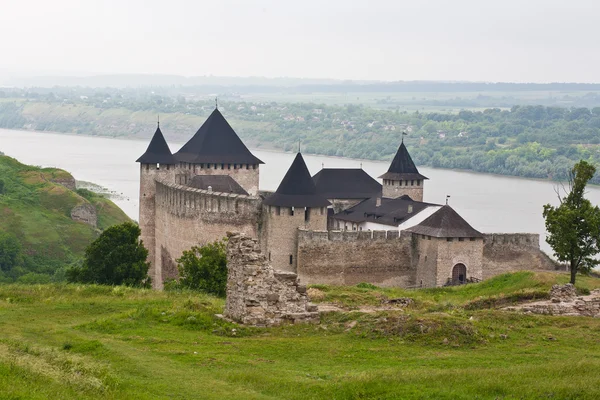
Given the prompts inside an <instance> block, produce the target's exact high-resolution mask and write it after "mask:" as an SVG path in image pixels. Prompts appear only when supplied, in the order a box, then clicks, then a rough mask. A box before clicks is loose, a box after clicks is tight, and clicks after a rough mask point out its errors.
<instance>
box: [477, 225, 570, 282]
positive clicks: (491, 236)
mask: <svg viewBox="0 0 600 400" xmlns="http://www.w3.org/2000/svg"><path fill="white" fill-rule="evenodd" d="M484 236H485V238H484V246H483V279H488V278H491V277H493V276H496V275H500V274H504V273H506V272H515V271H524V270H527V271H535V270H546V271H554V270H561V269H560V267H559V265H558V264H557V263H556V262H555V261H553V260H552V259H551V258H550V257H549V256H548V255H547V254H546V253H544V252H543V251H541V250H540V235H538V234H536V233H488V234H485V235H484Z"/></svg>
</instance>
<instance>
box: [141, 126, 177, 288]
mask: <svg viewBox="0 0 600 400" xmlns="http://www.w3.org/2000/svg"><path fill="white" fill-rule="evenodd" d="M136 162H139V163H140V217H139V224H140V229H141V231H142V233H141V239H142V241H143V243H144V246H145V247H146V249H148V261H149V262H150V269H149V270H148V275H149V276H150V278H151V279H152V285H153V286H154V287H155V288H161V287H162V271H161V262H160V250H159V249H156V225H155V224H156V209H155V196H156V181H157V180H163V181H171V182H172V181H173V179H174V177H175V164H176V161H175V158H173V155H172V153H171V150H170V149H169V146H168V145H167V142H166V140H165V137H164V136H163V134H162V132H161V130H160V125H158V126H157V127H156V132H155V133H154V136H153V137H152V140H151V141H150V144H149V145H148V149H146V152H145V153H144V154H143V155H142V156H141V157H140V158H138V159H137V160H136Z"/></svg>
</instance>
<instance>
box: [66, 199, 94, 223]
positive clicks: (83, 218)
mask: <svg viewBox="0 0 600 400" xmlns="http://www.w3.org/2000/svg"><path fill="white" fill-rule="evenodd" d="M71 219H72V220H73V221H80V222H85V223H86V224H88V225H90V226H93V227H94V228H96V227H97V223H98V215H97V213H96V207H94V206H93V205H91V204H90V203H83V204H80V205H78V206H75V207H73V209H71Z"/></svg>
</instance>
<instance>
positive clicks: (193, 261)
mask: <svg viewBox="0 0 600 400" xmlns="http://www.w3.org/2000/svg"><path fill="white" fill-rule="evenodd" d="M225 246H226V241H225V239H223V240H217V241H215V242H213V243H209V244H207V245H205V246H201V247H198V246H194V247H192V248H191V249H190V250H187V251H184V252H183V255H182V256H181V258H178V259H177V265H178V268H179V286H180V287H182V288H187V289H193V290H200V291H202V292H205V293H210V294H214V295H216V296H219V297H225V292H226V289H227V255H226V252H225Z"/></svg>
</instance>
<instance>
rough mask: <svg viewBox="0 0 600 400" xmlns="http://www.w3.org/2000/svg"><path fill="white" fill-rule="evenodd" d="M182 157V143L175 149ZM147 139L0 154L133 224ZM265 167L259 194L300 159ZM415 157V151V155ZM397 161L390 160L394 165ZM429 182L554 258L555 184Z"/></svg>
mask: <svg viewBox="0 0 600 400" xmlns="http://www.w3.org/2000/svg"><path fill="white" fill-rule="evenodd" d="M169 145H170V147H171V151H173V152H176V151H177V150H179V148H180V147H181V145H182V144H181V143H169ZM147 146H148V143H147V142H145V141H137V140H125V139H111V138H104V137H90V136H75V135H64V134H54V133H45V132H29V131H15V130H7V129H0V151H2V152H4V153H5V154H6V155H8V156H11V157H14V158H16V159H18V160H19V161H20V162H22V163H25V164H32V165H39V166H42V167H58V168H62V169H65V170H67V171H69V172H70V173H72V174H73V176H74V177H75V179H76V180H80V181H89V182H93V183H96V184H98V185H101V186H103V187H106V188H107V189H109V190H111V191H115V192H117V193H119V194H122V195H123V198H122V199H115V203H117V204H118V205H119V206H120V207H121V208H122V209H123V210H124V211H125V212H126V213H127V214H128V215H129V216H130V217H131V218H133V219H135V220H137V219H138V212H139V210H138V205H139V203H138V195H139V164H137V163H136V162H135V160H136V159H137V158H138V157H139V156H140V155H141V154H143V153H144V151H145V150H146V147H147ZM252 151H253V153H254V154H255V155H256V156H257V157H258V158H260V159H261V160H262V161H264V162H265V164H264V165H262V166H261V167H260V189H261V190H275V189H277V186H278V185H279V182H280V181H281V179H282V178H283V176H284V175H285V173H286V171H287V169H288V168H289V166H290V165H291V163H292V160H293V158H294V154H292V153H280V152H271V151H263V150H256V149H252ZM409 151H410V149H409ZM304 158H305V160H306V163H307V165H308V168H309V170H310V172H311V174H313V175H314V174H315V173H317V172H318V171H319V170H320V169H321V168H322V165H323V164H324V165H325V168H360V166H361V165H362V168H363V169H364V170H365V171H366V172H367V173H369V174H370V175H371V176H372V177H374V178H375V179H377V177H378V176H380V175H381V174H383V173H384V172H385V171H387V169H388V167H389V163H388V162H374V161H359V160H352V159H344V158H332V157H326V156H312V155H305V156H304ZM390 161H391V160H390ZM419 171H420V172H421V173H422V174H423V175H425V176H427V177H428V178H429V180H428V181H426V183H425V199H424V200H425V201H426V202H430V203H439V204H443V203H444V202H445V198H446V195H450V196H451V197H450V205H451V206H452V207H453V208H454V209H455V210H456V211H458V212H459V213H460V214H461V215H462V216H463V217H464V218H465V219H466V220H467V221H468V222H469V223H470V224H471V225H472V226H473V227H474V228H475V229H478V230H479V231H481V232H504V233H511V232H532V233H539V234H540V235H541V236H542V239H541V240H540V245H541V246H542V248H543V249H544V250H545V251H546V252H548V253H550V252H551V250H550V248H549V246H548V245H547V244H546V243H545V241H544V239H543V237H544V234H545V229H544V221H543V218H542V206H543V205H544V204H546V203H552V204H557V203H558V199H557V196H556V193H555V191H554V190H555V187H556V185H557V183H556V182H549V181H537V180H531V179H521V178H513V177H504V176H497V175H489V174H478V173H470V172H462V171H452V170H444V169H433V168H425V167H422V168H419ZM587 197H588V198H589V199H590V200H591V201H592V203H593V204H600V188H599V187H589V188H588V191H587Z"/></svg>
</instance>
